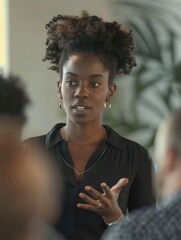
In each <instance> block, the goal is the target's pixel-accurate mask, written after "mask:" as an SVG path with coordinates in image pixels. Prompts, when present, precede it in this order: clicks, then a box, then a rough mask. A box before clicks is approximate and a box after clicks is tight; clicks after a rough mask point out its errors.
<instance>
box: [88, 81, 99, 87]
mask: <svg viewBox="0 0 181 240" xmlns="http://www.w3.org/2000/svg"><path fill="white" fill-rule="evenodd" d="M100 85H101V84H100V83H98V82H91V83H90V86H91V87H92V88H98V87H99V86H100Z"/></svg>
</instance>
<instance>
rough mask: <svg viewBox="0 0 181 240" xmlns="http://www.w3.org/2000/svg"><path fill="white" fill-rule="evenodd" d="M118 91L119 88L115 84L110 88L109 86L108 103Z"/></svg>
mask: <svg viewBox="0 0 181 240" xmlns="http://www.w3.org/2000/svg"><path fill="white" fill-rule="evenodd" d="M116 89H117V86H116V84H115V83H112V84H111V85H110V86H109V89H108V93H107V97H106V101H107V102H110V101H111V100H112V98H113V96H114V93H115V91H116Z"/></svg>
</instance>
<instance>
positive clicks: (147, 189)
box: [32, 123, 155, 240]
mask: <svg viewBox="0 0 181 240" xmlns="http://www.w3.org/2000/svg"><path fill="white" fill-rule="evenodd" d="M64 125H65V124H63V123H59V124H56V125H55V126H54V127H53V128H52V130H51V131H50V132H48V133H47V134H46V135H43V136H39V137H34V138H32V139H33V140H38V141H39V142H41V144H42V145H43V147H45V148H46V149H47V150H48V151H49V152H50V154H51V155H52V156H53V159H54V160H55V161H56V164H57V166H58V168H59V169H60V173H61V174H62V175H63V182H64V188H65V193H64V201H63V206H62V213H61V217H60V218H59V221H58V222H57V224H56V226H55V227H56V229H57V230H58V231H59V232H60V233H61V234H63V235H64V236H65V238H66V239H67V240H75V239H76V240H98V239H100V237H101V235H102V234H103V232H104V230H105V229H106V227H107V226H106V224H105V223H104V221H103V219H102V217H101V216H99V215H97V214H95V213H93V212H90V211H87V210H82V209H79V208H77V206H76V205H77V203H80V202H83V200H82V199H81V198H80V197H79V193H80V192H85V190H84V188H85V186H86V185H90V186H92V187H93V188H95V189H97V190H98V191H100V192H102V189H101V187H100V184H101V183H102V182H106V183H107V185H108V186H109V187H112V186H113V185H115V184H116V183H117V181H118V180H119V179H120V178H123V177H127V178H128V179H129V183H128V185H127V186H125V187H124V188H123V189H122V191H121V193H120V196H119V199H118V203H119V206H120V208H121V209H122V211H123V213H124V214H126V212H127V211H128V212H129V211H132V210H134V209H137V208H140V207H143V206H147V205H151V204H153V203H155V197H154V195H153V191H152V168H153V164H152V161H151V159H150V157H149V154H148V151H147V150H146V149H144V148H143V147H142V146H140V145H139V144H137V143H135V142H133V141H131V140H128V139H126V138H123V137H121V136H120V135H119V134H118V133H116V132H115V131H114V130H113V129H112V128H110V127H109V126H104V127H105V129H106V132H107V139H106V141H105V143H104V144H103V145H102V146H100V148H99V149H97V151H96V152H95V153H94V154H93V156H92V157H91V159H90V160H89V162H88V164H87V166H86V168H85V170H88V169H89V168H90V170H88V171H87V172H85V173H84V174H83V178H82V180H81V181H80V182H79V183H78V182H77V181H76V178H75V174H74V170H73V169H72V168H71V167H69V166H67V164H66V163H68V164H69V165H71V166H73V162H72V159H71V156H70V154H69V152H68V149H67V142H66V141H65V140H63V139H62V137H61V136H60V134H59V130H60V128H62V127H63V126H64ZM105 145H106V150H105ZM104 150H105V152H104ZM82 151H83V150H82ZM103 152H104V154H103V155H102V157H101V158H100V156H101V154H102V153H103ZM62 156H63V158H64V160H65V161H66V163H65V162H64V160H63V159H62ZM99 158H100V159H99ZM98 159H99V160H98ZM92 166H93V167H92Z"/></svg>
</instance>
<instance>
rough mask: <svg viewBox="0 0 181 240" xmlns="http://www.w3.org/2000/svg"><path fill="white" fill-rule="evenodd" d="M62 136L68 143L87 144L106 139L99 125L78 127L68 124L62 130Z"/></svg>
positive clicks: (77, 125)
mask: <svg viewBox="0 0 181 240" xmlns="http://www.w3.org/2000/svg"><path fill="white" fill-rule="evenodd" d="M63 135H64V138H65V140H67V141H68V142H75V143H78V144H83V145H84V144H89V143H94V142H99V141H102V140H103V139H105V138H106V132H105V129H104V128H103V127H102V125H101V124H92V123H91V124H90V125H88V124H86V125H79V124H75V123H72V122H68V123H67V124H66V126H65V127H64V129H63Z"/></svg>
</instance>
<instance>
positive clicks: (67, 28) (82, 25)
mask: <svg viewBox="0 0 181 240" xmlns="http://www.w3.org/2000/svg"><path fill="white" fill-rule="evenodd" d="M45 27H46V29H47V35H48V36H47V39H46V53H45V57H44V59H43V60H44V61H46V60H49V61H50V63H51V66H50V68H49V69H51V70H53V71H57V72H60V76H61V77H62V67H63V64H64V62H65V61H66V60H67V59H68V57H69V56H70V55H71V54H74V53H79V52H91V53H95V54H96V55H97V56H98V57H99V58H100V60H101V61H102V62H103V64H104V65H105V67H106V68H107V69H108V70H109V72H110V75H109V82H112V81H113V79H114V77H115V76H116V74H118V75H119V74H129V73H130V72H131V70H132V68H133V67H134V66H136V61H135V58H134V56H133V51H134V49H135V45H134V39H133V34H132V32H131V31H127V30H126V29H123V27H122V25H120V24H119V23H117V22H105V21H103V20H102V19H101V18H99V17H97V16H94V15H93V16H90V15H89V14H88V13H87V12H86V11H83V12H82V15H81V17H78V16H66V15H58V16H56V17H53V18H52V20H51V21H50V22H49V23H48V24H46V26H45Z"/></svg>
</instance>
